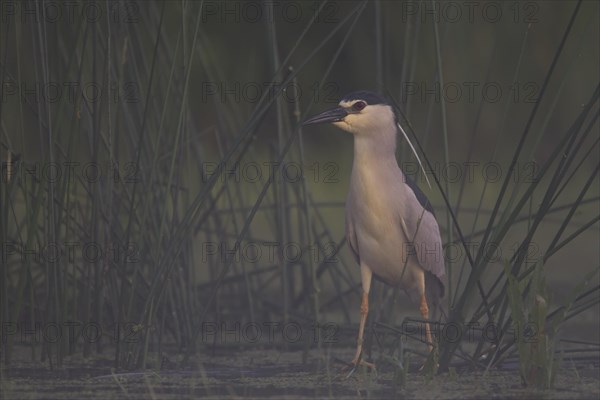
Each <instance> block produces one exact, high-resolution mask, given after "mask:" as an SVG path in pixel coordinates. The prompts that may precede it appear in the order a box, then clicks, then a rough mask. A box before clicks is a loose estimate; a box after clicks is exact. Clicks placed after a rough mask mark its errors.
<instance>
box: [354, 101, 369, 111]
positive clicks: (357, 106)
mask: <svg viewBox="0 0 600 400" xmlns="http://www.w3.org/2000/svg"><path fill="white" fill-rule="evenodd" d="M366 106H367V103H365V102H364V101H357V102H356V103H354V104H353V105H352V108H353V109H354V110H355V111H360V110H362V109H363V108H365V107H366Z"/></svg>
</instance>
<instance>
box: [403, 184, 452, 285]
mask: <svg viewBox="0 0 600 400" xmlns="http://www.w3.org/2000/svg"><path fill="white" fill-rule="evenodd" d="M403 175H404V174H403ZM404 179H405V189H406V190H405V193H406V195H407V198H406V199H404V201H403V204H402V206H403V212H402V213H401V214H402V215H401V217H400V218H401V221H400V223H401V224H402V229H403V230H404V234H405V235H406V237H407V240H408V241H409V242H411V243H413V245H414V252H415V253H416V257H417V260H418V261H419V264H420V265H421V267H422V268H423V269H424V270H425V271H427V272H430V273H431V274H433V275H434V276H435V277H436V278H437V279H438V281H439V283H440V285H441V289H442V293H441V295H442V296H443V292H444V289H445V286H446V267H445V263H444V249H443V247H442V238H441V236H440V228H439V226H438V223H437V221H436V219H435V214H434V213H433V207H432V206H431V203H430V202H429V200H428V199H427V196H425V194H424V193H423V192H422V191H421V190H420V189H419V187H418V186H417V185H416V183H415V182H414V181H412V180H411V179H410V178H409V177H407V176H406V175H404Z"/></svg>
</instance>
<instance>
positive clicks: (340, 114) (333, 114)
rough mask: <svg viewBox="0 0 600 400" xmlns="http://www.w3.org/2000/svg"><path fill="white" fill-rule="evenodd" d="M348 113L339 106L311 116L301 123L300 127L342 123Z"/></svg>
mask: <svg viewBox="0 0 600 400" xmlns="http://www.w3.org/2000/svg"><path fill="white" fill-rule="evenodd" d="M346 115H348V113H347V112H346V110H344V109H343V108H342V107H341V106H338V107H336V108H332V109H331V110H327V111H323V112H322V113H321V114H317V115H313V116H312V117H310V118H308V119H307V120H306V121H304V122H303V123H302V125H312V124H324V123H329V122H338V121H342V120H343V119H344V118H345V117H346Z"/></svg>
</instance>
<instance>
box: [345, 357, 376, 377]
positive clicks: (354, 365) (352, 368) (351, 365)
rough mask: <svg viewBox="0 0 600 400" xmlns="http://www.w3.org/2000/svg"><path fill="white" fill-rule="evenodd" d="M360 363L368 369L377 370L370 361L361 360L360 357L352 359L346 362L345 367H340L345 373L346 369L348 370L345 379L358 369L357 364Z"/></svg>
mask: <svg viewBox="0 0 600 400" xmlns="http://www.w3.org/2000/svg"><path fill="white" fill-rule="evenodd" d="M359 365H362V366H365V367H367V368H368V369H371V370H372V371H377V368H375V364H373V363H370V362H368V361H365V360H362V359H360V360H359V359H356V358H355V359H354V360H352V361H351V362H350V363H348V364H347V365H346V367H344V368H343V369H342V371H343V372H344V373H345V372H346V371H347V372H348V374H347V375H346V379H348V378H350V377H351V376H352V375H353V374H354V373H355V372H356V370H357V369H358V366H359Z"/></svg>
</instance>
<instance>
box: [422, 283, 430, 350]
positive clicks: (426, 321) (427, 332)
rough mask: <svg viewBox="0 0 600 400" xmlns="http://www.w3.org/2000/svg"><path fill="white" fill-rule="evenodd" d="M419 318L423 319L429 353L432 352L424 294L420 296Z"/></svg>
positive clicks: (427, 310)
mask: <svg viewBox="0 0 600 400" xmlns="http://www.w3.org/2000/svg"><path fill="white" fill-rule="evenodd" d="M420 310H421V316H422V317H423V318H424V319H425V336H426V338H427V347H428V348H429V352H431V350H433V340H432V339H431V327H430V326H429V306H428V305H427V299H426V298H425V294H422V295H421V308H420Z"/></svg>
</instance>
